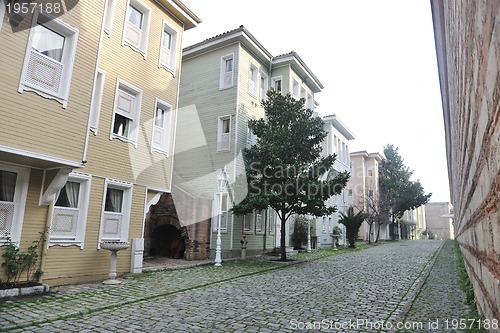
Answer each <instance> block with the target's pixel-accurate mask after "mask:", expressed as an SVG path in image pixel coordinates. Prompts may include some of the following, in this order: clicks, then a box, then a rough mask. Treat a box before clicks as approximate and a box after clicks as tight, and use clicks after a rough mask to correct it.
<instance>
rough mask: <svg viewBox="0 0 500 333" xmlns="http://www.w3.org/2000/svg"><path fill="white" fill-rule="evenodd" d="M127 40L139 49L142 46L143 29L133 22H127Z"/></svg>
mask: <svg viewBox="0 0 500 333" xmlns="http://www.w3.org/2000/svg"><path fill="white" fill-rule="evenodd" d="M127 41H128V42H129V43H130V44H132V45H133V46H135V47H137V48H138V49H140V48H141V44H142V30H141V29H139V28H138V27H136V26H135V25H133V24H132V23H128V24H127Z"/></svg>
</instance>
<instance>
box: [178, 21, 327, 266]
mask: <svg viewBox="0 0 500 333" xmlns="http://www.w3.org/2000/svg"><path fill="white" fill-rule="evenodd" d="M182 67H183V69H182V77H181V87H180V92H181V94H180V101H179V104H180V107H181V108H180V109H179V120H178V128H177V137H176V151H177V157H176V159H175V162H174V190H173V193H174V202H175V205H176V208H177V207H179V206H181V207H182V206H188V207H189V206H190V205H191V206H192V205H196V209H189V208H188V207H187V208H186V209H185V211H186V212H192V211H196V213H190V214H184V216H183V217H182V218H181V220H183V221H184V222H182V221H181V222H182V223H181V224H185V225H188V226H189V227H188V229H189V228H191V229H196V230H197V231H196V232H194V233H189V231H188V234H189V235H192V236H190V237H192V240H191V241H192V242H193V243H196V246H197V251H200V249H203V251H206V253H207V255H211V256H213V255H214V251H215V247H216V236H217V232H218V221H219V215H221V228H220V229H221V244H222V246H221V247H222V257H223V258H229V257H236V256H239V255H240V254H241V241H242V240H243V238H244V239H245V242H246V245H247V254H257V253H262V252H263V251H266V250H271V249H274V248H275V246H280V245H279V244H277V243H276V242H277V241H278V242H279V234H280V229H279V223H278V224H276V216H275V213H273V212H271V211H256V212H254V213H253V214H248V215H247V216H234V215H232V214H231V213H229V210H230V208H231V206H232V204H233V203H238V202H240V201H241V200H242V199H243V198H244V197H245V196H246V192H247V189H246V180H245V166H244V163H243V158H242V150H243V149H244V148H245V147H249V146H250V145H252V144H253V143H254V142H255V138H254V137H253V135H252V134H251V132H250V131H249V129H248V120H249V119H259V118H262V117H264V109H263V107H262V106H261V100H262V99H265V98H266V93H267V91H268V90H269V89H270V88H274V89H275V90H277V91H281V92H282V93H283V94H286V93H290V94H292V96H293V97H294V98H296V99H298V98H302V97H303V98H305V100H306V107H308V108H314V105H315V101H314V94H315V93H318V92H320V91H321V89H322V88H323V86H322V84H321V83H320V82H319V80H318V79H317V78H316V76H315V75H314V74H313V73H312V72H311V70H310V69H309V68H308V67H307V66H306V64H305V63H304V62H303V61H302V59H301V58H300V57H299V56H298V54H297V53H296V52H290V53H287V54H283V55H279V56H273V55H272V54H271V53H270V52H269V51H268V50H267V49H266V48H265V47H264V46H263V45H262V44H261V43H260V42H259V41H258V40H257V39H256V38H255V37H254V36H253V35H252V34H251V33H250V32H249V31H248V30H247V29H246V28H245V27H244V26H240V27H239V28H237V29H234V30H231V31H228V32H226V33H223V34H220V35H218V36H215V37H212V38H209V39H207V40H204V41H201V42H199V43H196V44H194V45H191V46H188V47H186V48H184V50H183V62H182ZM181 156H182V157H181ZM224 169H225V172H226V175H227V179H228V183H229V185H227V186H226V187H225V188H224V189H223V191H221V192H219V189H218V186H217V180H218V177H220V176H221V172H222V170H224ZM176 193H178V196H176ZM177 198H178V199H177ZM186 202H187V203H188V204H185V203H186ZM219 209H220V211H221V214H219ZM210 253H211V254H210Z"/></svg>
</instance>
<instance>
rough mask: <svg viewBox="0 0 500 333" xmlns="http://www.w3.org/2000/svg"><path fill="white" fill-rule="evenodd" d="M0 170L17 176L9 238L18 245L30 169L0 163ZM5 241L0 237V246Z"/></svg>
mask: <svg viewBox="0 0 500 333" xmlns="http://www.w3.org/2000/svg"><path fill="white" fill-rule="evenodd" d="M0 170H2V171H9V172H15V173H16V174H17V177H16V187H15V189H14V199H13V201H12V202H13V203H14V210H13V213H12V225H11V229H10V235H9V236H10V241H11V242H13V243H14V244H16V245H19V242H20V241H21V230H22V228H23V222H24V211H25V208H26V199H27V196H28V186H29V178H30V169H29V168H24V167H18V166H13V165H11V164H6V163H1V162H0ZM0 213H2V212H1V211H0ZM2 214H3V213H2ZM4 216H5V215H4ZM5 241H6V238H5V237H0V246H1V245H3V244H4V243H5Z"/></svg>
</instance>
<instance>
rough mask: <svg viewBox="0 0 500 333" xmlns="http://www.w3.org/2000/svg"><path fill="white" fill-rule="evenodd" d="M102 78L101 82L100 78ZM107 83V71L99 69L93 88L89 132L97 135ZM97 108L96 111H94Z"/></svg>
mask: <svg viewBox="0 0 500 333" xmlns="http://www.w3.org/2000/svg"><path fill="white" fill-rule="evenodd" d="M99 77H100V80H98V78H99ZM105 82H106V71H104V70H102V69H100V68H97V70H96V73H95V75H94V86H93V88H92V99H91V101H90V115H89V130H91V131H92V132H94V135H97V131H98V128H99V118H100V115H101V107H102V99H103V94H104V85H105ZM94 108H95V109H94Z"/></svg>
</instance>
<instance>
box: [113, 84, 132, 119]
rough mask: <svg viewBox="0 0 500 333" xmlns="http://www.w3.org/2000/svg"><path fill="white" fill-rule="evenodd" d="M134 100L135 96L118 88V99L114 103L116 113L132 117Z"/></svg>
mask: <svg viewBox="0 0 500 333" xmlns="http://www.w3.org/2000/svg"><path fill="white" fill-rule="evenodd" d="M134 102H135V96H133V95H131V94H128V93H126V92H124V91H123V90H118V100H117V103H116V113H118V114H120V115H122V116H124V117H127V118H129V119H134V116H133V115H134Z"/></svg>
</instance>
